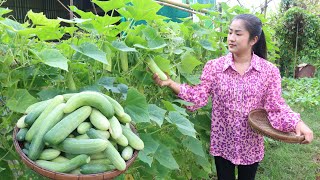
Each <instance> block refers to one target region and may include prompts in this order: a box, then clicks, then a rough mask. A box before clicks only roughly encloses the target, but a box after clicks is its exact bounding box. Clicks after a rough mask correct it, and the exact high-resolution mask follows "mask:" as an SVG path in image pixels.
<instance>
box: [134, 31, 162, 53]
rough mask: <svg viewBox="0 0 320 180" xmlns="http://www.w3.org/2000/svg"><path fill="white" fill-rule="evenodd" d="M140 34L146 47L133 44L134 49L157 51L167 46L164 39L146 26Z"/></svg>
mask: <svg viewBox="0 0 320 180" xmlns="http://www.w3.org/2000/svg"><path fill="white" fill-rule="evenodd" d="M142 33H143V35H144V37H145V39H146V40H147V45H141V44H135V45H134V46H135V47H139V48H142V49H149V50H157V49H160V48H163V47H165V46H167V44H166V42H165V41H164V39H163V38H162V37H161V36H160V35H158V33H157V31H156V30H155V29H154V28H152V27H150V26H148V27H146V28H144V29H143V30H142Z"/></svg>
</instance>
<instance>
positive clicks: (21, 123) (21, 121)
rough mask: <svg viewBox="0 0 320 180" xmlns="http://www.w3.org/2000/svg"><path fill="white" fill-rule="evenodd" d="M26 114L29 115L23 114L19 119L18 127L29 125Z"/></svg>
mask: <svg viewBox="0 0 320 180" xmlns="http://www.w3.org/2000/svg"><path fill="white" fill-rule="evenodd" d="M26 116H27V115H23V116H21V117H20V118H19V119H18V121H17V124H16V125H17V127H18V128H19V129H22V128H26V127H28V125H27V124H26V123H25V122H24V120H25V118H26Z"/></svg>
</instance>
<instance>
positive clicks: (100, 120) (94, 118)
mask: <svg viewBox="0 0 320 180" xmlns="http://www.w3.org/2000/svg"><path fill="white" fill-rule="evenodd" d="M90 122H91V123H92V125H93V126H94V127H96V128H97V129H100V130H108V129H109V127H110V122H109V120H108V119H107V118H106V117H105V116H104V115H103V114H102V113H101V112H100V111H99V110H97V109H94V108H93V109H92V112H91V114H90Z"/></svg>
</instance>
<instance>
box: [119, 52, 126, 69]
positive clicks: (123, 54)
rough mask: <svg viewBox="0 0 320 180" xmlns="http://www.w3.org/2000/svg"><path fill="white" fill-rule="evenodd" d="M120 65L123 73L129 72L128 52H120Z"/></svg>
mask: <svg viewBox="0 0 320 180" xmlns="http://www.w3.org/2000/svg"><path fill="white" fill-rule="evenodd" d="M119 53H120V64H121V69H122V71H123V72H127V71H128V52H125V51H120V52H119Z"/></svg>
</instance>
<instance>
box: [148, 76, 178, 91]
mask: <svg viewBox="0 0 320 180" xmlns="http://www.w3.org/2000/svg"><path fill="white" fill-rule="evenodd" d="M167 77H168V78H167V80H161V79H160V77H159V75H158V74H157V73H155V74H153V80H154V82H155V83H156V84H158V85H159V86H161V87H163V86H168V87H169V88H171V89H172V90H173V91H174V92H175V93H176V94H179V92H180V84H179V83H176V82H174V81H173V80H172V79H170V77H169V76H167Z"/></svg>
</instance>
